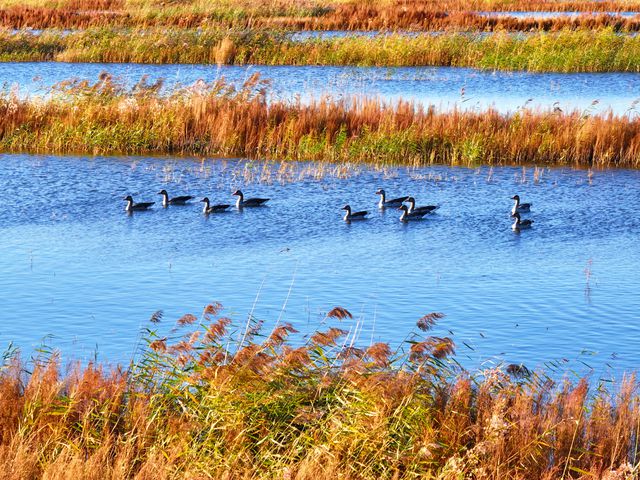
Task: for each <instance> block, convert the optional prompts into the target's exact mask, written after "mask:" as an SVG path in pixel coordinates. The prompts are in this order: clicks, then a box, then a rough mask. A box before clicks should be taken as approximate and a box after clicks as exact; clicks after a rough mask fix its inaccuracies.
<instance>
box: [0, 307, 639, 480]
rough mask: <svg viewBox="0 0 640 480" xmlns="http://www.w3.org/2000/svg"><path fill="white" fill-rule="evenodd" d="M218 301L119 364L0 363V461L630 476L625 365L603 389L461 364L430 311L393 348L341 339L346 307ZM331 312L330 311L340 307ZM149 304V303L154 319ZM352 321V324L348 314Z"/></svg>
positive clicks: (345, 474) (521, 370) (261, 473)
mask: <svg viewBox="0 0 640 480" xmlns="http://www.w3.org/2000/svg"><path fill="white" fill-rule="evenodd" d="M220 309H221V307H220V305H218V304H214V305H209V306H208V307H207V308H206V309H205V310H204V312H203V314H202V315H201V316H200V317H196V316H194V315H185V316H183V317H182V318H181V319H179V320H178V321H177V325H178V330H177V331H176V332H175V333H172V337H171V338H167V337H162V338H160V337H159V336H158V334H157V333H156V331H155V330H154V329H155V328H156V327H157V325H156V324H150V325H149V328H148V329H147V333H146V335H145V337H146V338H145V345H146V346H145V348H144V349H143V351H142V352H141V355H139V357H138V359H137V361H136V362H134V363H133V364H132V365H131V366H130V367H129V368H123V367H116V368H108V367H105V366H100V365H97V364H89V365H85V366H81V365H78V366H76V367H75V368H71V369H70V370H68V372H67V373H66V374H62V373H61V368H60V364H59V362H58V361H57V360H56V357H53V358H49V359H40V361H36V362H35V365H29V366H28V367H29V372H27V371H26V370H25V368H26V367H27V366H26V365H25V364H23V363H20V362H18V361H13V362H7V361H5V363H4V364H3V366H2V368H1V369H0V393H1V394H0V412H2V415H0V466H1V467H2V470H1V471H2V472H3V478H6V479H23V478H48V479H57V478H77V479H85V478H95V479H98V478H100V479H124V478H127V479H128V478H139V479H146V478H226V479H235V478H274V479H275V478H279V479H282V478H284V479H294V478H295V479H301V480H302V479H325V478H327V479H328V478H343V479H380V478H383V479H401V478H402V479H404V478H407V479H408V478H440V479H452V480H453V479H460V478H476V479H504V478H510V479H523V480H524V479H527V480H530V479H556V478H563V479H568V478H584V479H586V478H607V479H623V478H624V479H626V478H635V477H636V475H637V473H638V458H637V453H638V448H637V432H638V429H639V427H640V409H639V403H638V401H639V396H638V390H637V387H638V385H637V382H636V380H635V378H634V377H630V378H626V379H624V380H623V381H622V382H621V383H620V384H619V385H618V386H617V387H616V388H613V387H612V388H611V389H610V390H609V391H607V390H605V389H603V388H598V389H593V390H590V389H589V386H588V383H587V382H586V380H582V381H580V382H578V383H577V384H575V385H572V384H570V383H569V382H566V381H565V382H560V383H555V382H554V381H553V380H551V379H550V378H548V377H546V376H544V375H542V374H541V373H534V372H531V371H529V370H528V369H527V368H526V367H524V366H522V365H516V364H514V365H510V366H508V367H506V368H504V369H500V368H498V369H494V370H489V371H479V372H475V373H474V372H466V371H464V370H462V369H461V368H460V367H459V366H458V365H457V363H456V362H455V359H454V358H453V357H452V355H453V353H454V350H455V344H454V343H453V341H452V340H451V339H450V338H447V337H438V336H435V335H433V332H432V331H431V329H432V328H433V327H434V323H435V321H436V320H437V319H438V318H441V317H442V315H441V314H429V315H426V316H425V317H424V318H423V319H421V320H420V321H419V322H418V327H419V328H420V329H421V330H423V332H422V333H421V335H417V336H415V337H413V338H412V340H411V343H409V344H407V349H406V350H402V349H401V350H397V351H393V350H392V349H391V348H390V346H389V345H387V344H384V343H371V344H368V345H362V346H356V345H357V343H356V342H355V338H354V337H355V336H356V334H355V331H356V330H357V326H356V327H355V328H354V329H353V330H352V331H349V330H347V329H346V328H347V327H346V325H347V323H352V322H354V320H350V318H351V315H350V313H349V312H348V311H347V310H345V309H343V308H340V307H337V308H335V309H333V310H332V311H330V312H329V314H328V315H327V319H326V327H325V329H324V330H321V331H318V332H316V333H314V334H313V335H310V336H309V337H308V338H307V339H306V341H300V340H294V341H291V340H290V335H291V334H295V329H294V328H293V326H291V325H290V324H287V323H280V324H277V325H276V326H275V327H274V328H273V329H272V330H271V331H265V330H264V329H262V328H261V327H260V325H258V324H255V323H247V324H246V325H236V324H234V323H232V321H231V320H230V319H228V318H226V317H224V316H222V315H221V311H220ZM340 319H343V321H340ZM160 320H161V315H157V314H156V315H154V316H153V317H152V321H154V322H158V321H160ZM352 327H353V325H352Z"/></svg>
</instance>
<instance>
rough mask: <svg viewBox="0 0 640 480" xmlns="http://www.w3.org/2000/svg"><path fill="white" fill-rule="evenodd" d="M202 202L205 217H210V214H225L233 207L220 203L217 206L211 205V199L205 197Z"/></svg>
mask: <svg viewBox="0 0 640 480" xmlns="http://www.w3.org/2000/svg"><path fill="white" fill-rule="evenodd" d="M200 201H201V202H203V203H204V208H203V209H202V213H204V214H205V215H209V214H210V213H220V212H224V211H225V210H226V209H227V208H229V207H230V206H231V205H227V204H223V203H218V204H216V205H210V204H209V197H204V198H203V199H202V200H200Z"/></svg>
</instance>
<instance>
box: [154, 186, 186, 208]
mask: <svg viewBox="0 0 640 480" xmlns="http://www.w3.org/2000/svg"><path fill="white" fill-rule="evenodd" d="M158 195H162V206H163V207H165V208H166V207H168V206H169V205H185V204H186V203H187V202H188V201H189V200H191V199H192V198H193V197H192V196H191V195H183V196H181V197H173V198H169V194H168V193H167V191H166V190H160V191H159V192H158Z"/></svg>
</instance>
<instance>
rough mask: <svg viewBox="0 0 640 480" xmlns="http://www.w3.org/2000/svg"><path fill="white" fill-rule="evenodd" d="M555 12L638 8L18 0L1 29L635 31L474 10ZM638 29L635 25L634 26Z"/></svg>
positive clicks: (592, 21)
mask: <svg viewBox="0 0 640 480" xmlns="http://www.w3.org/2000/svg"><path fill="white" fill-rule="evenodd" d="M483 10H484V11H496V10H507V11H514V10H515V11H519V10H532V11H540V10H551V11H580V12H594V13H596V14H597V13H604V12H612V11H613V12H615V11H622V10H636V11H637V10H640V3H638V2H637V0H627V1H624V0H623V1H602V2H600V1H598V2H593V1H583V0H577V1H560V2H557V1H550V0H517V1H511V0H499V1H491V0H472V1H468V2H467V1H464V0H446V1H443V0H437V1H436V0H383V1H379V2H372V1H369V0H353V1H342V0H324V1H320V0H303V1H300V0H298V1H294V0H218V1H215V2H211V1H205V0H181V1H172V2H157V1H150V0H55V1H54V0H28V1H25V2H17V1H16V0H2V1H0V25H1V26H5V27H8V28H63V29H69V28H87V27H105V26H112V27H113V26H119V27H125V26H126V27H150V26H165V27H170V26H172V27H188V28H195V27H222V28H230V27H231V28H242V29H246V28H264V27H266V26H274V25H278V26H281V27H284V28H305V29H309V28H311V29H318V30H330V29H357V30H362V29H365V30H374V29H381V28H382V29H392V30H393V29H417V30H427V29H441V28H451V27H455V28H461V27H462V28H479V29H493V28H504V29H513V30H528V29H531V28H535V29H547V30H548V29H554V30H557V29H559V28H562V27H565V26H574V27H578V26H582V27H589V26H590V25H591V26H592V27H593V26H597V25H600V26H603V25H606V26H616V27H617V28H621V29H626V28H631V29H633V28H637V22H634V21H631V20H621V19H611V18H607V17H605V16H597V18H589V17H587V16H585V17H582V18H577V19H574V20H572V21H567V20H566V19H549V20H545V21H531V20H528V21H527V20H518V21H515V20H513V19H498V20H496V19H490V20H487V19H486V18H483V17H481V16H477V15H474V14H473V12H474V11H483ZM633 25H635V27H633Z"/></svg>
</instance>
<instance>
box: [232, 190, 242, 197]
mask: <svg viewBox="0 0 640 480" xmlns="http://www.w3.org/2000/svg"><path fill="white" fill-rule="evenodd" d="M231 195H235V196H238V197H242V192H241V191H240V190H236V191H235V192H233V193H232V194H231Z"/></svg>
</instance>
